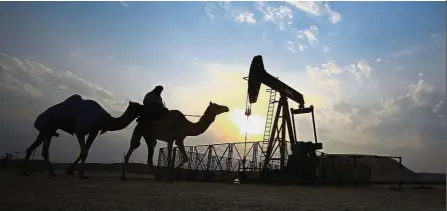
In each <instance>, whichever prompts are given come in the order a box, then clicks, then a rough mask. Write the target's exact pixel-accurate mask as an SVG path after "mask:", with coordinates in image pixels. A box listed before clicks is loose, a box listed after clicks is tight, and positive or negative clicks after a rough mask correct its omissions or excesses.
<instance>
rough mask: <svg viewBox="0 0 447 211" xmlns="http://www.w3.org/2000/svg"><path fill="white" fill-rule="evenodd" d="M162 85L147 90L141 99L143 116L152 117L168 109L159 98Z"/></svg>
mask: <svg viewBox="0 0 447 211" xmlns="http://www.w3.org/2000/svg"><path fill="white" fill-rule="evenodd" d="M161 92H163V86H160V85H158V86H156V87H155V88H154V89H153V90H152V91H150V92H148V93H147V94H146V95H145V96H144V99H143V105H144V111H143V115H142V116H143V117H145V118H146V117H154V116H157V115H158V114H161V113H164V112H165V111H169V110H168V109H167V108H166V107H165V104H164V102H163V100H162V98H161Z"/></svg>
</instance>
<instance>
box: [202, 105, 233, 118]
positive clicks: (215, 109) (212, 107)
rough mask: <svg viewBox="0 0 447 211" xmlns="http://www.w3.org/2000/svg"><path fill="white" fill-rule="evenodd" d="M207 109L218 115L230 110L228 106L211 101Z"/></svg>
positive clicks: (208, 111)
mask: <svg viewBox="0 0 447 211" xmlns="http://www.w3.org/2000/svg"><path fill="white" fill-rule="evenodd" d="M206 111H207V112H206V113H209V114H212V115H213V116H217V115H219V114H223V113H226V112H228V111H230V109H228V107H226V106H223V105H219V104H216V103H213V102H210V104H209V105H208V108H207V109H206Z"/></svg>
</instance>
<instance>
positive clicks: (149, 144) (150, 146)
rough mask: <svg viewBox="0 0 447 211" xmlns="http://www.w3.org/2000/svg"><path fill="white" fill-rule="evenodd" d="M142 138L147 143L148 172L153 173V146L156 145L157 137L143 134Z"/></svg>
mask: <svg viewBox="0 0 447 211" xmlns="http://www.w3.org/2000/svg"><path fill="white" fill-rule="evenodd" d="M144 140H145V141H146V145H147V164H148V165H149V168H150V169H149V170H150V173H152V174H154V175H155V167H154V150H155V146H157V139H155V138H151V137H148V136H144Z"/></svg>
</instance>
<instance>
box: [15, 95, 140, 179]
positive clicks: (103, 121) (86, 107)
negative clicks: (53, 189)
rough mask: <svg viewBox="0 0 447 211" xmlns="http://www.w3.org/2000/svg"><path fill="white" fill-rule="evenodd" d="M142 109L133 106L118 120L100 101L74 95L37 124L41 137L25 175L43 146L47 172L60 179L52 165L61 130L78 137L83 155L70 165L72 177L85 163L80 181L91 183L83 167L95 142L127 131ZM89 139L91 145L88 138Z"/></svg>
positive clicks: (28, 151)
mask: <svg viewBox="0 0 447 211" xmlns="http://www.w3.org/2000/svg"><path fill="white" fill-rule="evenodd" d="M140 108H141V105H140V104H138V103H135V102H129V105H128V107H127V109H126V111H125V112H124V113H123V114H122V115H121V116H120V117H118V118H115V117H112V116H111V115H110V114H109V113H108V112H107V111H106V110H105V109H104V108H102V107H101V105H99V104H98V103H97V102H96V101H93V100H85V99H82V97H81V96H79V95H77V94H74V95H72V96H70V97H69V98H67V99H66V100H65V101H63V102H61V103H58V104H56V105H54V106H51V107H50V108H48V109H47V110H45V111H44V112H43V113H41V114H40V115H39V116H38V117H37V118H36V121H35V123H34V127H35V128H36V129H37V130H38V131H39V135H38V136H37V139H36V141H35V142H34V143H32V144H31V146H30V147H29V148H28V149H27V150H26V156H25V161H24V169H23V170H24V174H25V175H27V176H29V174H28V173H27V165H26V164H27V161H28V159H29V157H30V156H31V154H32V153H33V151H34V150H36V148H37V147H39V146H40V145H41V144H42V143H43V147H42V157H43V158H44V160H45V163H46V166H47V167H46V169H47V172H48V174H49V175H50V176H56V173H54V170H53V168H52V166H51V164H50V161H49V152H48V151H49V147H50V142H51V139H52V137H53V136H56V137H57V136H59V134H58V133H57V132H56V131H57V130H58V129H60V130H62V131H65V132H67V133H69V134H71V135H76V137H77V139H78V142H79V145H80V148H81V151H80V154H79V157H78V158H77V159H76V160H75V161H74V162H73V164H71V165H70V167H69V168H68V169H67V171H66V173H67V174H69V175H72V174H73V173H74V169H75V167H76V164H77V163H78V162H79V161H80V160H81V164H80V166H79V168H78V170H79V175H78V176H79V178H82V179H87V178H88V177H86V176H85V175H84V168H83V164H84V162H85V160H86V159H87V156H88V151H89V149H90V146H91V145H92V144H93V141H94V140H95V138H96V137H97V136H98V134H99V133H100V135H101V134H103V133H105V132H107V131H117V130H122V129H124V128H126V127H127V126H128V125H129V124H130V123H132V121H133V120H134V119H136V118H137V117H138V116H139V114H140V111H139V110H140ZM86 135H88V138H87V142H86V141H85V136H86Z"/></svg>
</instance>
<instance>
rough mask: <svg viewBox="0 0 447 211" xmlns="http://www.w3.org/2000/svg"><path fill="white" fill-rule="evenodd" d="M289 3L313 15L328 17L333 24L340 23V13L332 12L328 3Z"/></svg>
mask: <svg viewBox="0 0 447 211" xmlns="http://www.w3.org/2000/svg"><path fill="white" fill-rule="evenodd" d="M287 3H289V4H291V5H293V6H294V7H295V8H297V9H299V10H301V11H304V12H306V13H308V14H311V15H315V16H327V17H328V18H329V21H330V22H331V23H338V22H339V21H340V20H341V15H340V13H338V12H336V11H334V10H332V9H331V7H330V6H329V3H327V2H315V1H287Z"/></svg>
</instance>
